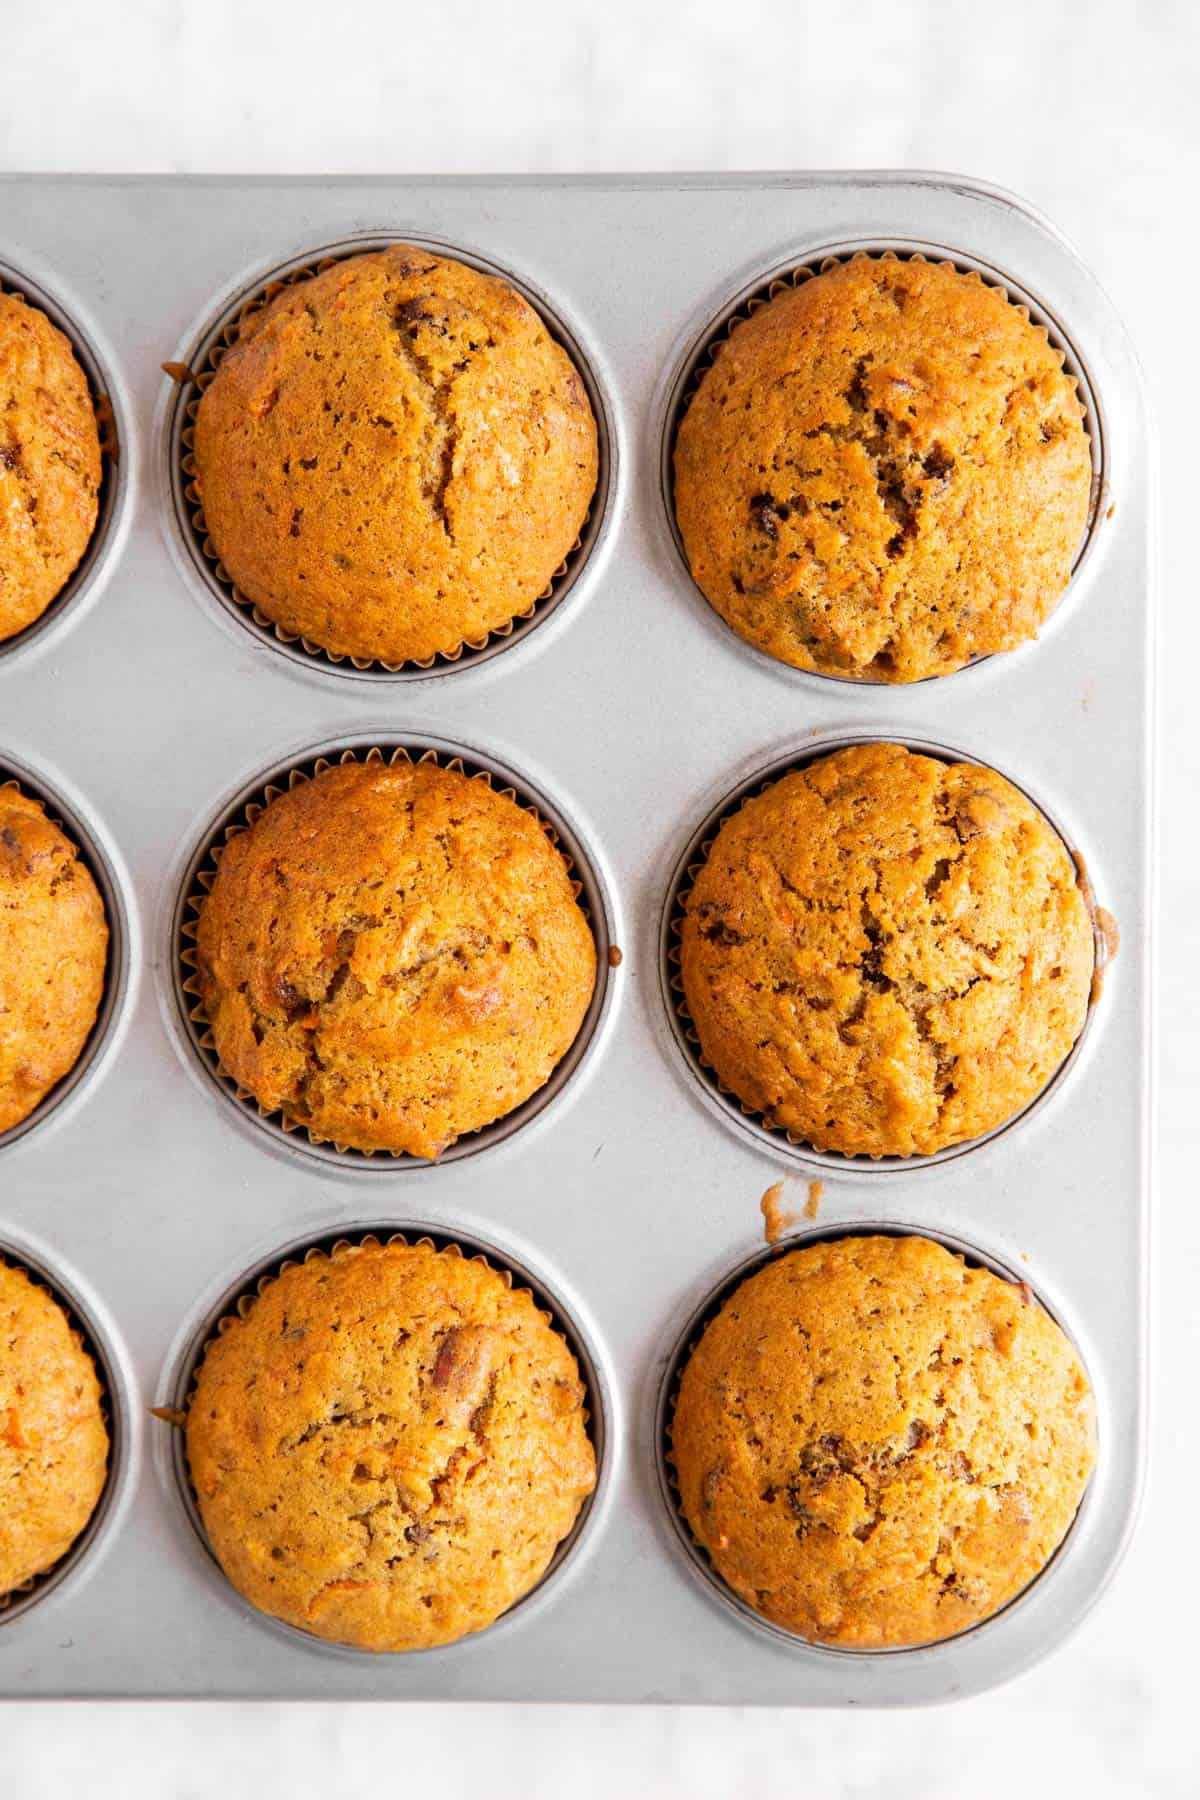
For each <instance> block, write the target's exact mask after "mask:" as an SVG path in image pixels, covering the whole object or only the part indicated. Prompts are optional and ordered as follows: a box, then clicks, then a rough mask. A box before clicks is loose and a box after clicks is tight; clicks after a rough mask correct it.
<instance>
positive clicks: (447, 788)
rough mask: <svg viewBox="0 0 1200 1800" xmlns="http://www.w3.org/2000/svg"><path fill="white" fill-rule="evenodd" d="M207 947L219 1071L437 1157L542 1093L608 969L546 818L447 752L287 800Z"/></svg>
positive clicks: (238, 876)
mask: <svg viewBox="0 0 1200 1800" xmlns="http://www.w3.org/2000/svg"><path fill="white" fill-rule="evenodd" d="M196 950H197V975H198V982H199V992H200V997H201V1002H202V1005H203V1007H204V1010H205V1012H206V1014H207V1017H208V1019H209V1022H210V1024H211V1026H212V1034H213V1039H214V1042H215V1045H216V1049H217V1054H218V1057H219V1058H220V1062H221V1066H222V1068H223V1069H224V1070H225V1071H226V1072H227V1073H228V1074H230V1075H232V1076H233V1077H234V1079H235V1080H236V1081H238V1082H239V1083H240V1084H241V1086H242V1087H244V1088H246V1089H248V1090H249V1092H250V1093H252V1094H253V1095H254V1096H255V1098H256V1099H257V1100H258V1102H259V1105H260V1106H261V1107H262V1108H263V1109H264V1110H265V1111H267V1112H271V1111H274V1110H275V1109H276V1108H278V1109H279V1110H281V1111H282V1112H283V1114H284V1116H285V1118H287V1119H290V1120H293V1121H295V1122H296V1123H297V1124H299V1125H304V1126H307V1127H308V1129H309V1130H310V1132H311V1133H312V1134H313V1136H314V1137H317V1138H321V1139H329V1140H332V1141H333V1142H334V1143H336V1144H342V1145H348V1146H351V1147H353V1148H356V1149H360V1150H388V1151H392V1152H393V1153H400V1152H407V1153H408V1154H409V1155H412V1156H423V1157H436V1156H437V1155H438V1154H439V1152H440V1151H442V1150H444V1149H445V1148H446V1146H447V1145H449V1144H452V1143H453V1142H454V1140H455V1138H457V1137H461V1136H462V1134H463V1133H464V1132H469V1131H477V1130H479V1128H480V1127H481V1126H483V1125H487V1124H489V1123H490V1122H491V1121H492V1120H494V1119H498V1118H500V1117H501V1116H502V1115H503V1114H505V1113H508V1112H511V1111H512V1109H513V1108H514V1107H515V1106H519V1105H520V1103H521V1102H522V1101H523V1100H526V1099H528V1097H529V1096H530V1095H531V1094H532V1093H534V1092H536V1090H537V1089H538V1088H540V1087H541V1086H543V1084H544V1083H545V1082H546V1081H547V1080H548V1079H549V1077H550V1075H551V1073H552V1071H553V1070H554V1068H555V1066H556V1064H557V1063H558V1062H559V1061H560V1060H561V1058H562V1057H563V1056H564V1055H565V1054H566V1052H567V1050H568V1049H569V1048H570V1046H571V1044H572V1042H573V1041H574V1038H575V1035H576V1033H577V1032H578V1030H579V1027H580V1025H581V1023H582V1022H583V1018H584V1015H585V1013H586V1011H587V1008H588V1003H589V1001H590V999H591V996H592V989H593V987H594V984H595V977H596V948H595V943H594V941H593V938H592V934H591V930H590V929H589V926H588V923H587V920H586V919H585V917H584V915H583V913H582V911H581V910H580V907H579V904H578V902H577V900H576V898H575V894H574V890H573V888H572V885H571V880H570V876H569V874H568V871H567V865H566V863H565V861H564V860H563V857H562V855H561V854H560V852H559V851H558V850H557V849H556V848H555V847H554V845H553V844H552V843H551V842H550V839H549V838H548V836H547V835H546V832H545V829H544V828H543V827H542V826H541V825H540V824H539V822H538V820H537V819H536V818H534V817H533V816H532V814H530V813H528V812H526V811H524V810H523V809H522V808H521V807H519V806H518V805H517V804H516V803H515V802H514V801H513V800H511V799H509V798H507V797H506V796H505V795H503V794H498V793H496V792H494V791H493V789H492V788H490V787H489V786H488V785H487V784H486V782H484V781H481V780H479V779H472V778H469V777H468V776H466V775H464V774H461V773H459V772H458V771H456V770H454V769H444V768H441V767H439V766H438V765H437V764H435V763H432V762H422V763H417V764H410V763H403V762H400V763H393V764H391V765H388V764H385V763H383V762H379V761H369V762H361V763H358V762H354V763H342V764H340V765H338V766H337V767H334V768H330V769H326V770H325V771H324V772H323V773H321V774H318V775H317V776H316V777H315V778H314V779H313V780H312V781H302V782H300V783H298V784H297V785H296V786H295V787H293V788H292V789H291V790H290V791H289V792H288V793H286V794H281V795H280V796H279V797H278V798H277V799H275V800H273V801H272V802H271V804H270V805H269V806H268V807H267V808H266V810H265V811H264V812H263V813H261V814H260V815H259V817H258V818H257V820H256V821H255V822H254V824H252V825H251V826H250V827H249V829H248V830H246V831H244V832H242V833H240V834H239V835H238V836H235V837H234V838H232V839H231V840H230V842H229V843H228V844H227V845H226V846H225V848H224V850H223V851H222V852H221V854H220V862H219V865H218V868H217V874H216V878H215V880H214V881H213V884H212V888H211V890H210V892H209V895H208V897H207V899H206V900H205V902H204V904H203V908H202V911H201V915H200V921H199V928H198V933H197V940H196Z"/></svg>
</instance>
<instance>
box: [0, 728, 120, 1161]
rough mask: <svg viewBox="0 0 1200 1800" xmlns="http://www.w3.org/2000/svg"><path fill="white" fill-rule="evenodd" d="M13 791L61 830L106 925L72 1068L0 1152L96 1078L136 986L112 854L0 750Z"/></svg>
mask: <svg viewBox="0 0 1200 1800" xmlns="http://www.w3.org/2000/svg"><path fill="white" fill-rule="evenodd" d="M7 787H13V788H16V790H17V792H18V793H21V794H24V795H25V796H26V797H27V798H28V799H30V800H38V801H40V802H41V804H42V805H43V806H44V807H45V809H46V815H47V817H48V818H49V819H50V820H51V822H52V823H53V824H55V825H57V826H58V827H59V828H60V829H61V830H62V831H64V832H65V833H66V835H67V837H68V838H70V840H71V842H72V843H73V844H74V845H75V848H76V849H77V851H78V852H79V858H80V861H81V862H82V863H83V864H84V866H85V867H86V868H87V870H88V872H89V874H90V875H91V876H92V879H93V880H94V881H95V883H96V886H97V888H98V889H99V892H100V898H101V900H102V901H103V902H104V912H105V917H106V919H107V921H108V957H107V961H106V963H105V971H104V991H103V993H102V995H101V997H100V1006H99V1009H98V1011H97V1013H96V1021H95V1024H94V1025H93V1026H92V1029H91V1031H90V1032H89V1033H88V1037H87V1042H86V1043H85V1044H84V1046H83V1049H82V1050H81V1051H80V1053H79V1056H78V1057H77V1058H76V1061H75V1063H74V1066H73V1067H72V1068H70V1069H69V1070H68V1071H67V1073H66V1074H65V1075H64V1076H63V1078H62V1080H61V1081H59V1082H56V1083H55V1085H54V1087H52V1088H51V1089H50V1092H49V1093H48V1094H46V1095H45V1096H44V1098H43V1099H41V1100H39V1102H38V1104H37V1105H36V1106H35V1107H34V1109H33V1111H32V1112H31V1113H30V1114H29V1115H28V1117H26V1118H24V1119H22V1120H21V1121H20V1122H19V1124H16V1125H13V1126H10V1127H9V1129H8V1130H7V1131H3V1132H0V1153H2V1152H3V1151H4V1150H6V1149H7V1148H8V1147H9V1145H11V1144H15V1143H16V1142H17V1141H18V1139H20V1138H23V1137H24V1136H25V1134H26V1133H27V1132H30V1131H33V1130H34V1129H35V1128H36V1127H37V1126H39V1125H42V1124H48V1123H49V1121H50V1119H51V1117H52V1116H55V1115H59V1114H60V1109H61V1112H62V1113H65V1112H66V1109H67V1105H68V1103H71V1104H73V1103H74V1102H75V1101H76V1100H77V1099H79V1098H80V1097H81V1096H82V1095H83V1094H84V1093H85V1092H86V1090H87V1089H88V1088H89V1087H90V1086H92V1085H93V1083H94V1082H95V1081H96V1080H97V1079H98V1078H99V1076H100V1074H101V1071H102V1069H103V1068H105V1067H106V1066H107V1065H108V1063H109V1060H110V1056H111V1052H112V1051H113V1049H114V1048H115V1046H116V1043H117V1041H118V1039H119V1038H120V1037H121V1036H122V1035H123V1033H124V1030H125V1026H126V1023H127V1021H128V1018H129V1014H130V1012H131V1010H132V1002H133V997H134V990H135V987H136V982H137V967H138V948H139V945H138V933H137V925H136V916H135V914H134V910H133V901H132V898H131V897H130V895H129V886H128V879H127V877H126V874H125V871H124V869H123V868H122V867H121V865H120V864H119V862H118V861H117V857H116V852H115V850H114V848H113V847H112V845H111V844H109V843H108V841H107V839H106V838H105V837H104V835H103V834H102V833H101V832H100V830H99V829H98V828H97V827H96V826H94V825H91V824H89V822H88V819H87V815H86V814H85V813H84V812H83V810H82V807H81V806H80V804H79V803H78V801H72V800H68V799H67V798H66V796H65V794H64V793H63V792H62V790H61V788H59V787H58V786H57V785H56V784H54V785H52V784H51V782H50V781H49V780H47V779H46V778H45V777H44V776H42V775H40V774H38V773H37V772H36V771H35V770H34V769H32V768H30V767H29V766H28V765H26V764H25V763H22V762H18V761H17V759H16V757H15V756H13V755H12V754H11V752H9V751H7V750H4V749H2V748H0V790H2V789H4V788H7Z"/></svg>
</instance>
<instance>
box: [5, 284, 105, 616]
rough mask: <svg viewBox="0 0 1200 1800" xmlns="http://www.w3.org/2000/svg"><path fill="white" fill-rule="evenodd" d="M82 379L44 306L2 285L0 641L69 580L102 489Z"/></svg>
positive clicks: (94, 431) (38, 611)
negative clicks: (40, 307)
mask: <svg viewBox="0 0 1200 1800" xmlns="http://www.w3.org/2000/svg"><path fill="white" fill-rule="evenodd" d="M100 475H101V466H100V433H99V429H98V427H97V424H96V411H95V407H94V406H93V404H92V396H91V394H90V392H89V390H88V384H87V377H86V375H85V374H84V372H83V370H82V369H81V368H80V366H79V363H78V362H77V361H76V358H75V352H74V351H73V350H72V348H71V345H70V343H69V342H68V341H67V339H66V338H65V337H64V336H63V334H62V332H61V331H59V329H58V327H57V326H56V325H52V324H51V323H50V321H49V319H48V318H47V317H46V315H45V313H43V312H39V311H38V309H37V308H36V307H35V306H27V305H26V303H25V302H24V300H19V299H18V298H17V296H16V295H15V294H4V293H0V643H2V642H3V641H4V639H5V638H10V637H15V635H16V633H17V632H18V631H24V629H25V627H26V626H27V625H32V624H33V622H34V620H35V619H40V618H41V616H42V614H43V613H44V612H45V610H46V608H47V607H48V606H49V604H50V602H51V601H52V600H53V599H54V598H55V596H56V595H57V594H59V593H60V592H61V591H62V589H63V588H64V587H65V586H66V583H67V580H68V579H69V577H70V576H71V575H72V573H73V572H74V570H75V568H76V567H77V566H78V563H79V560H80V558H81V557H82V555H83V553H84V551H85V550H86V549H87V547H88V543H89V540H90V539H91V535H92V532H93V530H94V529H95V525H96V515H97V512H98V509H99V494H100Z"/></svg>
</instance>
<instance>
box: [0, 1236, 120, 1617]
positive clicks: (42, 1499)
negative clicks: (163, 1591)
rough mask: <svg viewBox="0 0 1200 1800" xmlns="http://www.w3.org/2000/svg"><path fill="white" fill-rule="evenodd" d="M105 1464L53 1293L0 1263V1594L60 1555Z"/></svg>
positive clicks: (96, 1490) (90, 1387)
mask: <svg viewBox="0 0 1200 1800" xmlns="http://www.w3.org/2000/svg"><path fill="white" fill-rule="evenodd" d="M107 1471H108V1432H107V1430H106V1428H105V1424H104V1415H103V1411H102V1407H101V1396H100V1383H99V1381H98V1379H97V1377H96V1369H95V1365H94V1364H93V1362H92V1359H91V1357H90V1356H89V1355H88V1353H87V1351H86V1350H85V1349H84V1348H83V1344H82V1342H81V1341H80V1338H79V1334H78V1332H76V1331H74V1330H72V1327H71V1322H70V1320H69V1319H68V1317H67V1315H66V1313H65V1312H64V1311H63V1309H62V1307H61V1306H60V1305H59V1304H58V1301H57V1300H55V1299H54V1297H53V1296H52V1295H51V1294H48V1293H47V1292H46V1290H45V1288H43V1287H39V1286H38V1284H37V1283H36V1282H33V1281H31V1280H30V1279H29V1277H28V1275H27V1274H26V1273H25V1271H24V1270H23V1269H14V1268H11V1267H10V1266H9V1265H8V1264H7V1263H4V1262H0V1599H3V1598H4V1596H5V1595H7V1594H11V1593H12V1592H13V1591H14V1590H15V1589H17V1588H19V1587H22V1586H24V1585H25V1583H27V1582H29V1581H32V1580H33V1578H34V1577H35V1576H36V1575H41V1574H44V1573H45V1572H46V1571H47V1570H49V1569H52V1568H53V1567H54V1564H55V1563H57V1562H59V1561H61V1559H62V1558H63V1557H64V1556H65V1555H66V1554H67V1551H68V1550H69V1549H70V1548H71V1546H72V1544H73V1543H74V1542H75V1540H76V1538H78V1537H79V1535H80V1533H81V1532H82V1531H83V1530H84V1528H85V1527H86V1525H87V1523H88V1520H89V1519H90V1518H91V1516H92V1514H93V1512H94V1511H95V1509H96V1504H97V1502H98V1501H99V1499H100V1496H101V1494H102V1493H103V1491H104V1483H105V1480H106V1477H107Z"/></svg>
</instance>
